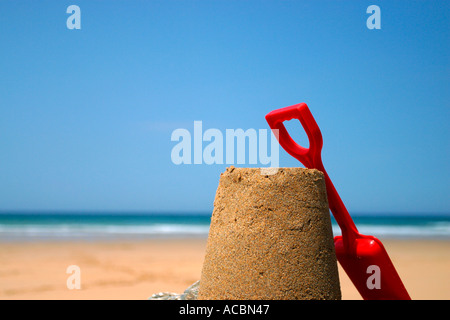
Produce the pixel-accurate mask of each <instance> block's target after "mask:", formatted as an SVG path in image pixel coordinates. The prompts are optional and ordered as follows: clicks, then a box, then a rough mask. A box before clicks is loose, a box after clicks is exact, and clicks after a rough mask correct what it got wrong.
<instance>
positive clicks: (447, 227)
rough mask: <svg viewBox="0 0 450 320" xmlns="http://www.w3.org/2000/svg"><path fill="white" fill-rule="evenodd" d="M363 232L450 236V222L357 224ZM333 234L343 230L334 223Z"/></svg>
mask: <svg viewBox="0 0 450 320" xmlns="http://www.w3.org/2000/svg"><path fill="white" fill-rule="evenodd" d="M357 228H358V231H359V232H360V233H361V234H365V235H373V236H375V237H392V238H408V237H410V238H450V223H448V222H438V223H433V224H429V225H367V224H361V225H357ZM333 234H334V235H340V234H341V230H340V228H339V227H338V226H335V225H333Z"/></svg>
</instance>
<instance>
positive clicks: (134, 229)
mask: <svg viewBox="0 0 450 320" xmlns="http://www.w3.org/2000/svg"><path fill="white" fill-rule="evenodd" d="M208 232H209V226H206V225H184V224H154V225H91V224H62V225H60V224H59V225H0V238H6V239H8V238H82V237H87V238H90V237H111V236H150V237H151V236H164V235H168V236H170V235H193V236H196V235H197V236H201V235H205V236H206V235H208Z"/></svg>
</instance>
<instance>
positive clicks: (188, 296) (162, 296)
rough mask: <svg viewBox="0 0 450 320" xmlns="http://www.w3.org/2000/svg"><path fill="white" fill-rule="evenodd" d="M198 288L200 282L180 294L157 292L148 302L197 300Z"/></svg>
mask: <svg viewBox="0 0 450 320" xmlns="http://www.w3.org/2000/svg"><path fill="white" fill-rule="evenodd" d="M199 288H200V280H199V281H197V282H195V283H194V284H192V285H191V286H190V287H189V288H187V289H186V290H184V292H183V293H182V294H177V293H172V292H159V293H155V294H153V295H152V296H151V297H150V298H148V299H149V300H197V296H198V289H199Z"/></svg>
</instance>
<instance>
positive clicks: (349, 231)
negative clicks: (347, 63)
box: [266, 103, 411, 300]
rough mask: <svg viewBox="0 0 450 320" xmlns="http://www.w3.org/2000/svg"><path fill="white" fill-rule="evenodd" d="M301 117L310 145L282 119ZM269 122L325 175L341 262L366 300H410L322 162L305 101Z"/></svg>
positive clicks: (289, 145)
mask: <svg viewBox="0 0 450 320" xmlns="http://www.w3.org/2000/svg"><path fill="white" fill-rule="evenodd" d="M291 119H298V120H300V123H301V124H302V126H303V128H304V129H305V131H306V134H307V136H308V139H309V148H304V147H301V146H299V145H298V144H297V143H296V142H295V141H294V140H293V139H292V138H291V136H290V135H289V133H288V132H287V130H286V128H285V126H284V124H283V122H284V121H287V120H291ZM266 120H267V123H268V124H269V126H270V128H271V129H272V130H276V129H278V130H279V131H278V134H277V132H276V131H274V134H275V136H276V137H277V139H278V142H279V143H280V145H281V146H282V147H283V149H284V150H286V151H287V152H288V153H289V154H290V155H291V156H293V157H294V158H296V159H297V160H299V161H300V162H301V163H303V164H304V165H305V167H307V168H310V169H317V170H320V171H322V172H323V174H324V175H325V184H326V188H327V196H328V204H329V206H330V210H331V212H332V213H333V216H334V218H335V219H336V222H337V223H338V225H339V227H340V228H341V230H342V236H336V237H335V238H334V245H335V249H336V256H337V258H338V261H339V263H340V264H341V266H342V267H343V268H344V270H345V272H346V273H347V275H348V276H349V278H350V280H351V281H352V282H353V284H354V285H355V287H356V288H357V290H358V291H359V293H360V294H361V296H362V297H363V299H364V300H410V299H411V298H410V297H409V294H408V292H407V291H406V289H405V286H404V285H403V283H402V280H401V279H400V277H399V275H398V273H397V271H396V270H395V267H394V265H393V264H392V261H391V259H390V258H389V255H388V253H387V252H386V249H385V248H384V246H383V244H382V243H381V241H380V240H378V239H377V238H375V237H373V236H367V235H362V234H360V233H359V232H358V229H357V228H356V226H355V223H354V222H353V220H352V218H351V217H350V214H349V213H348V211H347V209H346V208H345V205H344V203H343V202H342V200H341V198H340V197H339V194H338V193H337V191H336V189H335V187H334V185H333V183H332V182H331V180H330V177H329V176H328V174H327V172H326V171H325V168H324V167H323V164H322V157H321V151H322V145H323V140H322V134H321V132H320V129H319V126H318V125H317V123H316V121H315V120H314V117H313V116H312V114H311V112H310V111H309V109H308V106H307V105H306V104H305V103H300V104H297V105H293V106H290V107H286V108H282V109H278V110H274V111H272V112H270V113H268V114H267V115H266Z"/></svg>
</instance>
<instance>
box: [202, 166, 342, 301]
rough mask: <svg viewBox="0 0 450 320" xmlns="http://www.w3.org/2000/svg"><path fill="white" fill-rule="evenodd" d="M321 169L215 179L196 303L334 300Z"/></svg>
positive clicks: (234, 171) (336, 289)
mask: <svg viewBox="0 0 450 320" xmlns="http://www.w3.org/2000/svg"><path fill="white" fill-rule="evenodd" d="M340 298H341V292H340V285H339V277H338V269H337V261H336V255H335V251H334V244H333V235H332V229H331V220H330V215H329V210H328V202H327V196H326V189H325V180H324V176H323V174H322V172H320V171H318V170H311V169H303V168H280V169H279V170H278V172H277V173H276V174H273V175H264V174H261V170H260V169H258V168H234V167H230V168H227V170H226V171H225V172H224V173H222V174H221V177H220V182H219V187H218V189H217V193H216V198H215V201H214V211H213V214H212V218H211V227H210V232H209V237H208V243H207V248H206V255H205V261H204V264H203V269H202V275H201V280H200V290H199V296H198V299H258V300H259V299H265V300H270V299H277V300H281V299H340Z"/></svg>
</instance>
